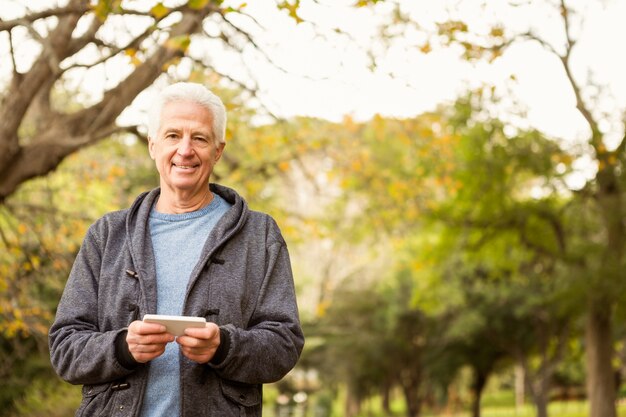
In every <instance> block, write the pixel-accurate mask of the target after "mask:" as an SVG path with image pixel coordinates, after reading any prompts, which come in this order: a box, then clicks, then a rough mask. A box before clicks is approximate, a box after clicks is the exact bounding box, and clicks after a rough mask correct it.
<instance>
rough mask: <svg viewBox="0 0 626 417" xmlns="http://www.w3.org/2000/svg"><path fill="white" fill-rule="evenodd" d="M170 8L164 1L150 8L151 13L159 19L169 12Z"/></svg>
mask: <svg viewBox="0 0 626 417" xmlns="http://www.w3.org/2000/svg"><path fill="white" fill-rule="evenodd" d="M169 11H170V9H168V8H167V7H165V6H164V5H163V3H160V2H159V3H157V4H156V5H155V6H154V7H153V8H152V9H150V14H151V15H152V16H154V17H156V18H157V19H161V18H163V17H164V16H166V15H167V14H168V13H169Z"/></svg>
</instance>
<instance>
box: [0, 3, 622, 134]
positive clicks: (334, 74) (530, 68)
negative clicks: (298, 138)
mask: <svg viewBox="0 0 626 417" xmlns="http://www.w3.org/2000/svg"><path fill="white" fill-rule="evenodd" d="M126 1H127V2H128V3H129V4H130V3H132V4H133V6H135V7H137V6H140V5H141V3H146V4H148V0H126ZM168 1H170V2H171V3H172V4H174V3H176V1H180V0H164V2H165V3H167V2H168ZM549 2H554V0H546V1H539V0H515V3H516V4H518V6H516V7H512V6H510V5H509V3H511V2H507V1H504V0H463V1H459V0H439V1H436V2H433V1H430V2H427V1H417V0H398V1H397V3H398V4H399V5H400V8H401V10H402V12H403V13H405V14H406V15H407V16H410V18H411V19H412V20H413V21H414V22H417V23H418V24H419V25H420V26H421V27H423V28H425V29H428V30H434V29H435V23H434V22H436V21H442V20H444V19H446V18H447V17H448V16H449V15H452V16H458V17H459V18H462V19H463V20H464V21H467V22H469V24H470V25H471V28H472V29H475V30H478V31H481V30H485V28H487V27H488V26H489V23H491V22H494V21H501V22H503V24H504V27H505V28H507V29H509V30H516V31H525V30H528V29H531V30H533V31H534V32H536V33H539V34H540V35H541V36H542V37H544V38H545V39H548V40H549V41H550V42H551V43H552V44H554V45H557V46H558V45H560V44H561V43H562V41H563V38H562V33H563V31H562V24H561V22H560V20H559V19H558V16H555V15H554V13H553V11H552V9H550V8H549V7H547V6H546V4H548V3H549ZM53 3H55V1H53V0H29V1H28V3H26V2H25V1H24V0H0V6H1V7H0V17H2V18H3V19H6V18H8V17H12V16H11V14H12V13H13V14H15V13H19V10H20V9H21V8H23V6H24V5H25V4H28V5H30V6H31V7H43V6H46V5H50V4H53ZM353 3H354V1H353V0H315V1H313V0H302V2H301V8H300V10H299V14H300V16H301V17H302V18H303V19H305V20H306V22H304V23H299V24H297V23H296V22H295V21H294V20H293V19H291V18H290V17H289V16H288V15H287V13H286V11H284V10H282V11H281V10H277V9H276V7H274V6H273V5H272V4H271V3H270V2H269V1H267V0H250V1H248V2H246V3H245V6H244V8H243V10H244V11H245V12H246V13H247V14H249V15H251V16H254V17H255V20H256V22H258V24H257V23H254V22H253V21H252V19H249V18H246V17H237V16H235V14H232V16H233V17H232V19H233V22H235V23H237V24H238V25H240V26H242V27H245V28H246V29H247V30H249V31H250V32H251V33H253V35H254V36H255V39H256V41H257V43H258V45H260V46H261V47H262V48H263V49H264V50H265V51H266V54H267V56H268V57H270V59H271V61H272V63H270V62H268V61H267V60H266V59H265V58H264V57H262V56H261V55H260V54H259V53H258V52H257V51H256V50H255V48H253V47H251V46H247V47H245V48H244V49H243V52H242V53H237V54H232V53H230V54H229V53H226V52H225V51H222V50H220V49H219V48H217V47H216V46H215V44H212V45H211V47H210V55H211V56H210V58H211V62H212V63H213V64H214V65H215V67H216V68H218V69H220V70H221V71H223V72H225V73H228V74H230V75H232V76H234V77H236V78H237V79H239V80H242V81H244V82H245V83H247V84H250V85H256V86H257V87H258V97H259V98H260V99H261V101H262V102H263V104H264V105H265V106H266V107H267V108H268V109H269V110H270V111H271V112H272V113H274V114H276V115H278V116H281V117H291V116H296V115H305V116H313V117H320V118H325V119H329V120H333V121H338V120H341V119H342V118H343V117H344V116H346V115H349V116H351V117H353V118H355V119H357V120H365V119H368V118H370V117H372V116H373V115H374V114H380V115H383V116H387V117H413V116H415V115H418V114H420V113H422V112H424V111H428V110H432V109H433V108H434V107H435V106H437V105H438V104H441V103H447V102H451V101H452V100H454V98H455V97H456V96H458V95H459V94H462V93H463V92H464V91H465V90H466V89H467V88H469V87H476V86H478V85H481V84H482V83H489V84H493V85H495V86H497V87H498V89H499V91H500V92H501V94H502V96H503V97H504V100H503V103H504V105H506V104H507V103H509V104H510V106H513V105H514V104H515V103H521V104H522V105H524V106H525V107H526V108H527V118H526V120H525V121H524V123H529V124H530V125H532V126H533V127H538V128H540V129H541V130H543V131H545V132H546V133H548V134H550V135H553V136H556V137H559V138H565V139H569V140H576V138H581V137H584V136H585V133H586V130H585V125H584V123H583V121H582V119H581V117H580V115H579V114H578V113H577V112H576V110H575V102H574V97H573V94H572V91H571V88H570V87H569V85H568V84H567V82H566V78H565V74H564V72H563V69H562V67H561V66H560V63H559V62H558V60H557V59H556V58H555V57H554V56H553V55H551V54H549V53H547V52H546V50H545V49H544V48H542V47H541V46H539V44H537V43H532V42H529V43H524V44H520V45H517V46H515V47H512V48H510V50H509V51H508V52H507V53H506V54H505V55H504V56H503V57H501V58H500V59H498V60H496V61H495V62H494V63H493V64H492V65H485V64H478V65H472V64H469V63H468V62H466V61H464V60H462V59H459V57H458V51H457V50H454V49H441V50H438V49H435V50H433V52H431V53H428V54H424V53H422V52H421V51H420V50H419V46H420V44H422V43H423V42H424V38H423V35H421V34H420V33H419V32H417V31H407V32H406V33H398V34H397V35H398V36H396V37H395V39H394V41H393V42H392V43H391V44H390V45H387V47H385V46H384V45H382V44H381V42H380V41H379V40H378V38H377V36H378V34H379V31H380V29H381V28H382V27H384V25H385V23H387V22H389V18H390V15H391V13H392V12H393V8H394V4H395V2H394V3H391V2H389V1H387V2H382V3H379V4H378V5H377V6H376V7H375V8H371V7H369V8H354V7H351V5H352V4H353ZM229 4H231V5H233V7H238V6H240V5H242V4H243V2H242V1H232V0H229ZM568 4H571V5H573V6H574V7H575V8H576V10H577V11H578V12H579V13H580V15H584V17H585V26H584V30H583V31H582V32H576V33H575V35H576V37H577V38H579V41H578V44H577V46H576V50H575V53H574V54H573V56H572V62H573V68H574V74H575V76H576V77H577V79H579V80H586V78H587V77H588V76H589V74H593V77H594V81H595V82H596V83H600V84H602V85H603V86H604V91H603V97H604V98H603V99H602V101H601V102H599V103H598V106H599V107H604V108H605V109H607V111H608V112H612V113H615V111H614V109H615V108H621V109H624V108H626V77H625V76H624V74H626V54H624V53H623V52H622V51H623V49H624V48H623V44H622V42H623V40H624V39H626V25H624V24H623V22H624V21H626V1H623V0H570V1H569V2H568ZM337 28H339V29H340V30H341V31H342V34H337V33H336V31H335V29H337ZM388 29H389V27H388ZM4 35H5V34H0V53H2V54H4V53H5V52H6V37H5V36H4ZM111 36H117V35H115V34H114V33H112V34H111ZM193 48H196V50H194V49H193ZM202 48H205V49H206V50H209V48H207V47H206V45H205V46H202V45H199V44H198V45H194V44H192V53H196V54H199V55H202V54H205V53H206V51H205V50H203V49H202ZM28 50H29V49H28V48H25V49H24V51H28ZM369 53H374V54H375V55H376V62H377V66H376V67H375V68H371V67H370V63H371V60H370V59H369V56H368V54H369ZM26 55H28V53H27V52H23V53H22V57H21V59H23V60H24V64H23V65H25V66H27V62H28V56H26ZM120 64H121V62H118V64H117V65H120ZM122 66H123V65H120V68H121V67H122ZM127 67H128V66H127ZM278 67H280V68H281V69H279V68H278ZM7 70H9V68H8V65H6V63H3V64H2V65H0V77H2V76H3V75H5V74H6V71H7ZM187 70H188V66H187V67H186V66H185V65H182V66H181V67H180V69H179V70H178V74H176V75H177V76H178V77H181V78H183V77H185V75H186V71H187ZM112 73H114V74H118V76H123V74H124V72H123V70H117V71H116V70H115V68H114V69H113V70H112V71H111V68H109V71H108V73H107V74H106V75H104V72H101V73H98V72H94V73H92V74H91V75H90V76H88V77H81V78H80V79H79V80H77V83H80V84H81V85H97V84H98V83H105V84H106V83H114V82H115V76H112V75H111V74H112ZM150 97H151V96H150V92H149V91H148V92H146V93H145V94H142V95H140V97H138V99H137V100H136V102H135V103H134V108H131V109H129V110H128V111H127V112H125V114H124V115H123V116H122V118H121V121H122V122H123V123H124V122H125V121H128V122H129V123H130V121H131V120H133V119H135V118H136V117H138V116H137V114H138V113H137V111H138V110H140V109H141V108H143V107H145V106H147V104H148V103H149V101H150ZM620 117H621V115H620ZM603 126H604V129H605V130H606V131H608V132H609V137H611V136H613V137H614V138H617V137H620V134H623V133H621V127H620V126H619V125H618V120H617V118H616V117H615V116H614V117H613V119H611V118H610V117H607V118H606V121H605V122H604V124H603Z"/></svg>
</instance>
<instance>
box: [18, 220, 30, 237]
mask: <svg viewBox="0 0 626 417" xmlns="http://www.w3.org/2000/svg"><path fill="white" fill-rule="evenodd" d="M26 232H28V227H26V225H25V224H24V223H20V224H18V225H17V233H19V234H20V235H25V234H26Z"/></svg>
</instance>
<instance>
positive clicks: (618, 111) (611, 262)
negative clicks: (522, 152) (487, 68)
mask: <svg viewBox="0 0 626 417" xmlns="http://www.w3.org/2000/svg"><path fill="white" fill-rule="evenodd" d="M494 4H498V6H500V5H501V2H493V3H490V2H486V3H484V4H483V6H482V7H484V10H483V13H482V15H483V16H493V17H494V19H492V20H491V21H490V22H487V23H486V24H485V21H483V22H481V23H479V24H476V25H473V24H472V22H470V21H468V20H467V19H466V18H465V17H464V15H463V12H462V11H463V10H464V7H468V6H469V7H470V8H471V7H477V4H476V3H472V2H471V1H463V2H460V3H459V2H457V3H456V4H455V7H454V9H450V14H449V16H448V18H445V19H441V20H439V21H437V22H436V23H435V25H434V26H435V27H434V30H429V28H428V27H426V26H424V25H420V23H419V22H418V21H417V17H415V19H413V18H412V17H411V16H408V15H407V14H405V13H403V12H402V7H401V6H400V5H398V8H397V12H396V13H395V14H394V19H395V21H396V22H404V23H405V24H406V25H407V26H408V27H410V28H412V29H413V30H414V31H417V32H418V33H420V34H421V35H423V36H421V37H420V39H422V41H421V43H418V44H417V45H416V46H417V47H418V49H419V50H420V51H421V52H423V53H430V52H431V51H433V50H435V49H437V48H446V47H452V48H454V49H455V50H458V51H460V53H459V55H460V56H461V57H463V58H465V59H467V60H469V61H471V62H477V61H482V62H483V63H487V64H490V63H493V64H497V63H498V62H499V61H498V60H499V59H500V58H501V57H503V56H505V55H506V54H507V53H509V51H512V49H513V47H514V46H518V45H522V44H525V45H535V46H536V45H539V46H540V47H542V48H543V51H545V52H547V53H548V54H549V55H550V56H552V57H553V58H555V59H554V60H553V62H554V63H556V66H558V68H556V70H557V71H559V73H560V74H561V77H562V78H563V79H564V81H565V83H566V84H567V85H568V86H569V89H570V91H571V93H572V94H571V96H572V105H573V107H575V109H576V111H577V113H578V115H579V117H580V118H581V120H583V121H584V123H585V125H586V133H585V140H584V144H585V146H584V151H583V152H582V153H581V154H580V155H579V157H581V158H582V157H585V158H589V159H590V160H591V161H592V165H594V166H595V167H596V169H595V175H593V176H592V177H591V178H589V179H588V180H586V183H585V185H584V186H583V187H580V188H579V187H571V188H570V187H567V186H566V189H567V188H570V191H572V192H573V195H574V198H575V199H576V200H578V203H576V204H580V206H587V207H588V208H589V209H590V210H589V211H586V213H587V214H590V213H593V214H594V215H597V219H598V220H599V222H598V227H599V229H598V230H597V231H596V233H594V239H593V242H595V243H597V244H598V245H597V246H596V247H595V249H596V250H598V251H599V252H600V253H599V255H598V257H596V258H595V259H594V260H593V261H591V260H590V259H585V260H584V261H583V262H581V264H580V268H582V269H584V270H585V275H586V280H587V284H588V287H587V300H586V302H585V303H586V330H585V333H586V343H585V346H586V363H587V387H588V395H589V400H590V411H591V417H615V415H616V409H615V400H616V391H615V381H614V371H613V367H612V361H613V359H614V357H615V352H614V348H613V327H614V317H615V316H614V314H615V309H616V306H617V305H618V304H619V302H620V301H621V300H620V297H621V294H623V293H624V289H625V288H626V279H625V275H624V274H623V270H624V266H625V265H624V264H625V258H626V256H625V254H624V250H625V248H626V233H625V232H626V225H625V223H624V220H623V219H624V217H625V209H624V174H623V173H624V164H625V163H626V152H625V150H626V136H625V133H626V124H625V123H624V118H623V114H624V110H625V109H624V108H623V107H620V105H619V104H617V105H613V106H612V107H607V105H606V103H607V102H608V103H613V104H615V103H617V100H611V98H612V94H611V89H610V87H609V88H607V86H603V85H601V84H600V83H598V82H596V81H594V78H593V76H589V75H588V74H589V72H592V70H591V69H589V68H590V65H589V64H590V63H589V62H586V63H584V64H585V65H586V67H587V71H586V72H585V71H584V70H583V71H582V72H581V71H578V72H577V71H576V69H577V68H575V67H576V63H575V59H576V53H577V49H578V47H579V45H580V43H578V42H577V41H578V40H579V39H580V38H583V37H584V35H585V34H586V27H585V18H584V16H585V7H589V2H583V3H580V4H576V6H574V2H567V1H565V0H558V1H545V2H530V1H529V2H511V4H510V5H509V7H510V9H509V10H507V12H508V13H509V15H511V16H516V17H517V16H521V15H522V12H527V13H528V15H529V16H533V15H536V14H537V13H538V12H539V13H545V14H547V15H550V16H551V17H552V18H553V21H556V22H559V25H560V36H549V35H546V34H545V33H540V32H539V30H540V29H539V28H536V27H533V26H532V24H531V22H525V27H522V26H521V25H515V26H516V28H515V29H514V28H513V27H510V28H509V27H507V26H506V25H505V24H504V23H503V20H504V19H502V16H505V15H506V13H503V14H499V12H498V11H497V10H495V9H492V8H491V6H492V5H494ZM603 4H604V5H607V6H611V5H615V4H617V2H613V3H611V2H604V3H603ZM594 5H595V6H598V7H602V6H601V5H600V2H597V3H594ZM488 25H490V27H487V26H488ZM552 26H554V25H552ZM520 27H521V28H520ZM606 49H610V48H606ZM547 70H549V69H548V68H546V71H547ZM515 79H516V77H515V74H514V75H513V76H512V81H513V82H515ZM509 93H510V91H503V92H500V94H502V95H505V94H509ZM495 94H496V95H497V94H498V92H497V91H496V93H495ZM517 116H521V117H522V118H524V119H525V117H524V115H523V114H518V115H517ZM596 238H597V239H596ZM576 245H577V244H575V243H572V242H570V243H569V246H570V247H574V246H576ZM594 252H595V251H594Z"/></svg>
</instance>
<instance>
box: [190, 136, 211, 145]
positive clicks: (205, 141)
mask: <svg viewBox="0 0 626 417" xmlns="http://www.w3.org/2000/svg"><path fill="white" fill-rule="evenodd" d="M193 141H194V142H196V143H197V144H198V145H201V146H206V145H208V144H209V140H208V139H207V138H205V137H204V136H194V137H193Z"/></svg>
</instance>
